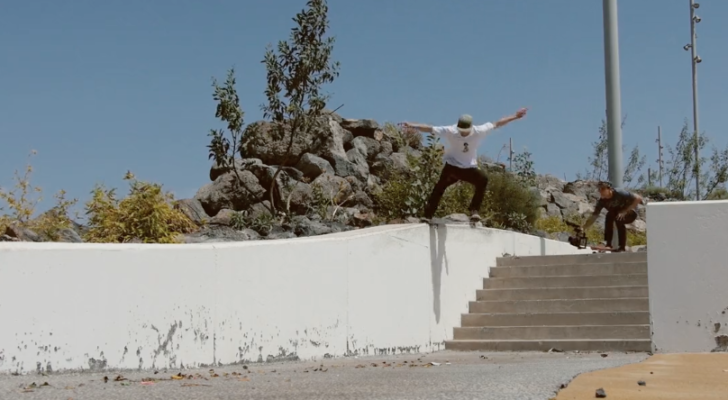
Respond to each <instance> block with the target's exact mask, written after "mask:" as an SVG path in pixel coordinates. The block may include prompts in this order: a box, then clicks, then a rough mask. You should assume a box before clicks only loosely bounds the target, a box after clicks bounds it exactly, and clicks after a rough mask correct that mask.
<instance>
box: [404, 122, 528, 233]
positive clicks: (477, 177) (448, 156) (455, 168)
mask: <svg viewBox="0 0 728 400" xmlns="http://www.w3.org/2000/svg"><path fill="white" fill-rule="evenodd" d="M527 111H528V110H527V109H525V108H521V109H520V110H518V111H517V112H516V113H515V114H513V115H510V116H507V117H504V118H501V119H500V120H498V121H496V122H495V123H492V122H486V123H485V124H483V125H473V117H471V116H470V115H467V114H463V115H462V116H460V118H459V119H458V123H457V125H449V126H431V125H425V124H414V123H407V122H405V123H404V126H405V127H406V128H413V129H417V130H419V131H420V132H427V133H429V132H432V133H434V134H435V135H436V136H437V137H438V138H442V139H444V140H445V142H446V143H447V144H448V145H449V146H446V148H445V154H444V157H443V160H444V161H445V167H444V168H443V169H442V173H441V174H440V178H439V180H438V181H437V183H436V184H435V187H434V188H433V189H432V194H431V195H430V198H429V200H428V202H427V205H426V206H425V211H424V217H423V218H422V219H421V220H422V222H427V223H430V221H431V220H432V217H433V216H434V215H435V211H437V206H438V205H439V204H440V199H441V198H442V195H443V194H444V193H445V189H447V188H448V187H449V186H450V185H452V184H454V183H456V182H458V181H465V182H468V183H470V184H472V185H473V186H475V193H474V194H473V199H472V201H471V202H470V210H469V211H470V220H471V222H477V221H480V215H479V214H478V212H479V210H480V205H481V204H482V203H483V197H484V196H485V189H486V187H487V186H488V176H487V175H486V174H485V172H484V171H482V170H481V169H480V168H479V167H478V146H479V145H480V143H481V142H482V141H483V139H484V138H485V137H486V136H487V135H488V134H489V133H490V132H491V131H492V130H494V129H497V128H501V127H503V126H506V125H507V124H508V123H510V122H512V121H515V120H517V119H521V118H523V117H524V116H525V115H526V112H527Z"/></svg>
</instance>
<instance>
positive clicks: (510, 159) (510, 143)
mask: <svg viewBox="0 0 728 400" xmlns="http://www.w3.org/2000/svg"><path fill="white" fill-rule="evenodd" d="M508 163H509V168H510V169H511V172H512V171H513V138H509V139H508Z"/></svg>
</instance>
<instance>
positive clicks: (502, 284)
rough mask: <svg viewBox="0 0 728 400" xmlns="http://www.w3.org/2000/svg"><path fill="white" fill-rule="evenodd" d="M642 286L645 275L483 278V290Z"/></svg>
mask: <svg viewBox="0 0 728 400" xmlns="http://www.w3.org/2000/svg"><path fill="white" fill-rule="evenodd" d="M644 285H647V274H629V275H589V276H578V275H576V276H537V277H527V278H526V277H522V278H483V288H484V289H517V288H563V287H585V286H644Z"/></svg>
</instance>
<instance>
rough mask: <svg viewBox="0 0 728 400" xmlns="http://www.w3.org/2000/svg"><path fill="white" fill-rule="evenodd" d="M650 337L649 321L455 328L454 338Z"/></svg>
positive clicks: (558, 338) (561, 338)
mask: <svg viewBox="0 0 728 400" xmlns="http://www.w3.org/2000/svg"><path fill="white" fill-rule="evenodd" d="M552 339H556V340H567V339H650V325H585V326H499V327H463V328H455V332H454V335H453V340H552Z"/></svg>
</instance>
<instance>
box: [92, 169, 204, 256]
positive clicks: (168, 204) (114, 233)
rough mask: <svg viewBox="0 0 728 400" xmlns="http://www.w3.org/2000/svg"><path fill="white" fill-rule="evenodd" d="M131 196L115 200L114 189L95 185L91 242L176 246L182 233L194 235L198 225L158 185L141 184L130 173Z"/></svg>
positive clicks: (127, 178) (126, 177)
mask: <svg viewBox="0 0 728 400" xmlns="http://www.w3.org/2000/svg"><path fill="white" fill-rule="evenodd" d="M124 180H127V181H129V186H130V188H129V194H128V195H127V197H125V198H123V199H118V198H117V197H116V193H115V192H116V191H115V189H106V188H104V187H103V186H102V185H96V186H95V188H94V189H93V191H92V192H91V194H92V198H91V200H89V201H88V202H87V203H86V214H87V215H88V228H89V229H88V231H87V232H86V234H85V236H86V237H85V239H86V240H87V241H89V242H101V243H103V242H112V243H114V242H115V243H127V242H133V241H141V242H143V243H177V242H178V236H179V234H184V233H189V232H193V231H194V230H195V229H196V226H195V224H194V223H193V222H192V221H191V220H190V219H189V218H187V216H186V215H185V214H184V213H182V212H181V211H179V210H176V209H174V208H173V205H172V202H173V200H174V197H173V196H172V194H171V193H168V192H164V191H163V190H162V186H161V185H159V184H156V183H148V182H143V181H139V180H137V179H136V177H134V175H133V174H132V173H131V172H127V174H126V175H125V177H124Z"/></svg>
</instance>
